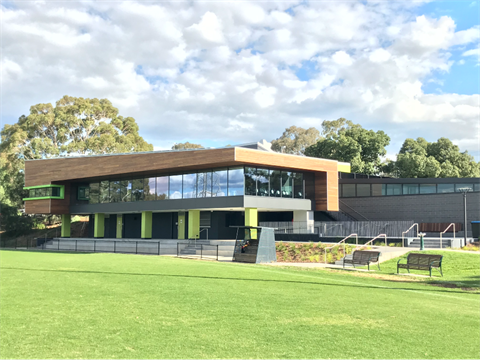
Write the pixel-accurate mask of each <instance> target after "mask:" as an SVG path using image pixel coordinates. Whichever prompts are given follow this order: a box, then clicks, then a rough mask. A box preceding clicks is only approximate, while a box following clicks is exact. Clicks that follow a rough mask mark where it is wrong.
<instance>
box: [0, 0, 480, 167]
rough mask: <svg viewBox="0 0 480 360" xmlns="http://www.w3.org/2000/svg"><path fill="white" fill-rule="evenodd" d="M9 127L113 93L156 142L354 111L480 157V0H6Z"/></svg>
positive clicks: (267, 128)
mask: <svg viewBox="0 0 480 360" xmlns="http://www.w3.org/2000/svg"><path fill="white" fill-rule="evenodd" d="M0 9H1V12H2V14H1V15H2V33H1V36H2V38H1V40H2V42H1V47H2V59H1V61H2V64H1V65H2V66H1V70H2V78H1V80H2V88H1V97H0V100H1V104H0V105H1V122H2V126H3V125H4V124H12V123H14V122H16V121H17V119H18V117H20V116H21V115H23V114H26V115H27V114H28V113H29V107H30V106H31V105H34V104H38V103H49V102H50V103H55V101H57V100H58V99H60V98H61V97H62V96H64V95H70V96H78V97H84V98H95V97H96V98H107V99H109V100H111V101H112V103H113V104H114V105H115V106H116V107H118V109H119V112H120V114H121V115H122V116H132V117H134V118H135V119H136V121H137V123H138V124H139V127H140V134H141V135H142V136H143V137H144V138H145V139H146V140H147V141H149V142H150V143H152V144H153V145H154V146H155V148H156V149H169V148H170V147H171V146H172V145H173V144H174V143H179V142H185V141H189V142H194V143H200V144H202V145H204V146H211V147H215V146H224V145H227V144H238V143H247V142H253V141H259V140H261V139H266V140H268V141H271V140H273V139H275V138H278V137H279V136H281V134H282V132H283V131H284V130H285V128H287V127H290V126H292V125H295V126H300V127H304V128H309V127H316V128H319V129H320V128H321V123H322V121H323V120H333V119H337V118H339V117H345V118H347V119H350V120H352V121H354V122H355V123H360V124H361V125H362V126H363V127H365V128H367V129H373V130H384V131H385V132H386V133H387V134H388V135H389V136H390V137H391V143H390V145H389V147H388V149H387V150H388V156H389V157H394V156H395V154H396V153H397V152H398V150H399V149H400V147H401V145H402V143H403V141H404V140H405V139H406V138H416V137H424V138H425V139H427V140H428V141H436V140H437V139H438V138H440V137H448V138H450V139H451V140H452V141H454V143H456V144H457V145H459V146H460V148H461V150H462V151H465V150H468V151H469V153H471V154H473V155H475V156H476V159H477V161H479V160H480V144H479V140H478V139H479V131H480V124H479V116H480V115H479V102H480V96H479V93H480V81H479V78H480V66H479V50H478V49H479V41H480V15H479V14H480V8H479V1H431V2H421V1H418V2H413V1H392V2H391V1H379V2H365V1H353V0H352V1H338V2H332V1H316V2H308V1H282V2H254V1H240V2H227V1H225V2H221V1H220V2H218V1H216V2H161V1H158V2H156V1H149V2H143V1H125V2H123V1H118V2H114V3H113V2H83V1H68V2H67V1H65V2H58V1H56V2H49V1H36V2H30V1H29V2H26V1H25V2H22V1H17V2H15V3H12V2H2V4H1V5H0Z"/></svg>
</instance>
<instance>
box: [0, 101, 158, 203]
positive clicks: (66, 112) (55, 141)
mask: <svg viewBox="0 0 480 360" xmlns="http://www.w3.org/2000/svg"><path fill="white" fill-rule="evenodd" d="M0 134H1V138H2V143H1V144H0V154H1V156H0V173H1V175H0V180H1V184H0V200H2V202H4V203H6V204H10V205H16V206H19V205H20V204H21V197H22V191H21V189H22V187H23V183H24V179H23V170H24V168H25V160H32V159H46V158H50V157H55V156H67V155H69V154H87V155H90V154H107V153H123V152H136V151H149V150H153V145H151V144H148V143H147V142H146V141H145V140H144V139H143V138H142V137H141V136H140V135H139V133H138V125H137V123H136V122H135V119H134V118H132V117H123V116H119V115H118V109H117V108H115V107H114V106H113V105H112V103H111V102H110V101H109V100H107V99H100V100H99V99H84V98H75V97H71V96H64V97H63V98H62V99H60V100H58V101H57V102H56V104H55V106H53V105H52V104H37V105H34V106H32V107H30V114H29V115H28V116H24V115H22V116H21V117H20V118H19V119H18V122H17V123H16V124H13V125H8V124H6V125H5V126H4V127H3V129H2V131H1V133H0ZM2 197H3V198H2Z"/></svg>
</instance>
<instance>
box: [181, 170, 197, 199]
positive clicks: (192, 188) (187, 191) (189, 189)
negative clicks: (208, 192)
mask: <svg viewBox="0 0 480 360" xmlns="http://www.w3.org/2000/svg"><path fill="white" fill-rule="evenodd" d="M196 197H197V174H184V175H183V198H184V199H192V198H196Z"/></svg>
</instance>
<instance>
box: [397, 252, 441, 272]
mask: <svg viewBox="0 0 480 360" xmlns="http://www.w3.org/2000/svg"><path fill="white" fill-rule="evenodd" d="M442 259H443V255H432V254H419V253H410V254H408V256H407V262H406V263H405V264H400V261H402V260H405V258H401V259H400V260H398V261H397V274H399V269H407V271H408V272H410V269H413V270H428V271H430V276H432V268H435V269H437V270H438V271H440V274H441V275H442V276H443V272H442Z"/></svg>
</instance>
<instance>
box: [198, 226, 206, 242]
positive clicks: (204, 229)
mask: <svg viewBox="0 0 480 360" xmlns="http://www.w3.org/2000/svg"><path fill="white" fill-rule="evenodd" d="M202 231H205V232H206V233H207V240H208V227H206V228H203V229H202V230H200V232H199V233H198V236H199V237H200V234H201V233H202Z"/></svg>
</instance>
